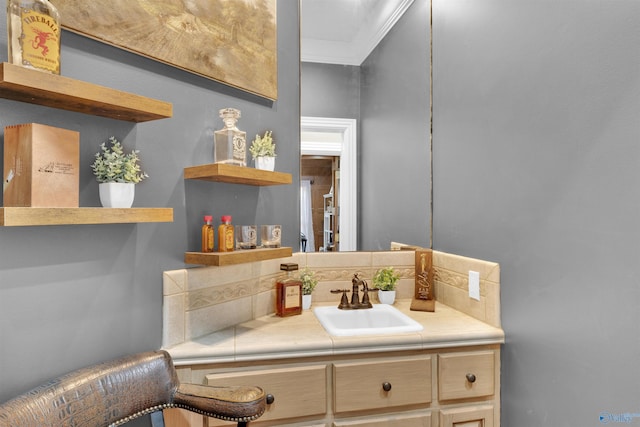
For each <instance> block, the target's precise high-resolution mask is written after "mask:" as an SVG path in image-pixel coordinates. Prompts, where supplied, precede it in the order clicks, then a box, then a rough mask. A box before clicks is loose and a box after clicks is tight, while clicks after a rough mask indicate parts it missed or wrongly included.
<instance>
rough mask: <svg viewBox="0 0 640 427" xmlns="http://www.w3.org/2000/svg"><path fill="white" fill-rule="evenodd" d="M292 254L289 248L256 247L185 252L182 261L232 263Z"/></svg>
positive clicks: (201, 263) (221, 264) (210, 263)
mask: <svg viewBox="0 0 640 427" xmlns="http://www.w3.org/2000/svg"><path fill="white" fill-rule="evenodd" d="M292 254H293V251H292V250H291V248H258V249H245V250H241V251H233V252H212V253H205V252H186V253H185V254H184V262H185V263H187V264H199V265H215V266H223V265H233V264H242V263H246V262H255V261H265V260H268V259H276V258H286V257H290V256H291V255H292Z"/></svg>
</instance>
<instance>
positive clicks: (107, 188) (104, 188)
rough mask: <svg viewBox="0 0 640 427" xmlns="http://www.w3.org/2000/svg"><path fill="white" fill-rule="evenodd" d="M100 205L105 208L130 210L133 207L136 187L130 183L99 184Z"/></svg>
mask: <svg viewBox="0 0 640 427" xmlns="http://www.w3.org/2000/svg"><path fill="white" fill-rule="evenodd" d="M98 188H99V191H100V203H102V206H103V207H105V208H130V207H131V206H132V205H133V198H134V196H135V191H136V185H135V184H134V183H128V182H103V183H100V184H98Z"/></svg>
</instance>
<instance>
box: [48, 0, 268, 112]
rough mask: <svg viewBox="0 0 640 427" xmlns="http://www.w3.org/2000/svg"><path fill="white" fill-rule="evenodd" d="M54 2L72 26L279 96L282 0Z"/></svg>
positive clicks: (130, 48) (218, 78)
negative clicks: (278, 10)
mask: <svg viewBox="0 0 640 427" xmlns="http://www.w3.org/2000/svg"><path fill="white" fill-rule="evenodd" d="M52 3H53V4H54V5H55V6H56V7H57V8H58V11H59V12H60V20H61V23H62V26H63V28H65V29H67V30H70V31H73V32H75V33H78V34H81V35H84V36H87V37H90V38H93V39H95V40H99V41H102V42H104V43H108V44H111V45H113V46H117V47H119V48H122V49H125V50H128V51H131V52H134V53H137V54H139V55H142V56H145V57H148V58H151V59H154V60H156V61H160V62H163V63H165V64H169V65H171V66H174V67H177V68H180V69H182V70H185V71H188V72H191V73H194V74H197V75H200V76H203V77H206V78H209V79H212V80H216V81H218V82H221V83H224V84H226V85H229V86H232V87H235V88H239V89H242V90H244V91H247V92H251V93H253V94H256V95H259V96H262V97H265V98H268V99H272V100H276V99H277V97H278V79H277V78H278V64H277V37H276V30H277V25H276V0H244V1H238V0H92V1H86V0H52ZM63 43H64V41H63Z"/></svg>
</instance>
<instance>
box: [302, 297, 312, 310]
mask: <svg viewBox="0 0 640 427" xmlns="http://www.w3.org/2000/svg"><path fill="white" fill-rule="evenodd" d="M311 297H313V295H302V309H303V310H309V309H310V308H311V299H312V298H311Z"/></svg>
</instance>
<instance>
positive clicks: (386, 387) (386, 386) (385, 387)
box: [382, 382, 391, 391]
mask: <svg viewBox="0 0 640 427" xmlns="http://www.w3.org/2000/svg"><path fill="white" fill-rule="evenodd" d="M382 389H383V390H384V391H389V390H391V383H386V382H385V383H382Z"/></svg>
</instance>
